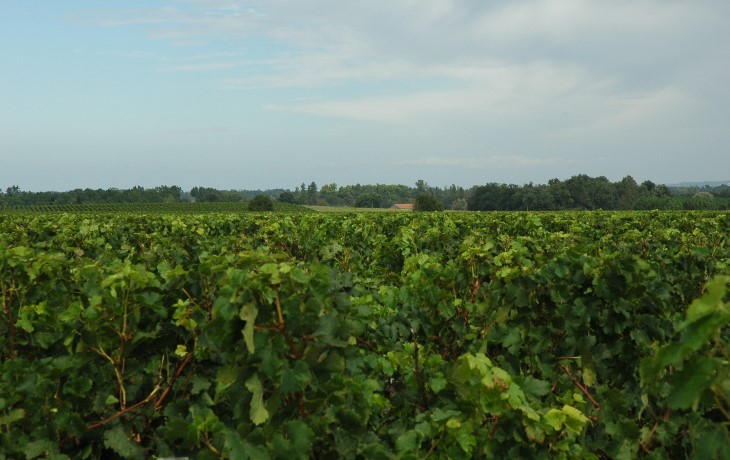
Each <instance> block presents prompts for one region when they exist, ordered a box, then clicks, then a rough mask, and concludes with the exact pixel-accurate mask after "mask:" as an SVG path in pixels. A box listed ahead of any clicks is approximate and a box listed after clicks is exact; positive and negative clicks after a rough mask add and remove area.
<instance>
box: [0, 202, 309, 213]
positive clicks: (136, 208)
mask: <svg viewBox="0 0 730 460" xmlns="http://www.w3.org/2000/svg"><path fill="white" fill-rule="evenodd" d="M0 212H37V213H53V212H91V213H95V212H115V213H116V212H121V213H136V212H155V213H157V212H160V213H193V214H198V213H209V212H212V213H216V212H234V213H235V212H248V202H212V203H180V202H176V203H89V204H48V205H31V206H5V207H3V206H0ZM274 212H312V211H311V210H310V209H307V207H305V206H299V205H296V204H289V203H279V202H275V203H274Z"/></svg>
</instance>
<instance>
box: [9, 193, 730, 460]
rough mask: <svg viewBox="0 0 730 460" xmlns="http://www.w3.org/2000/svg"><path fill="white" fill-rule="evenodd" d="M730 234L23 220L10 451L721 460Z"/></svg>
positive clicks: (523, 224)
mask: <svg viewBox="0 0 730 460" xmlns="http://www.w3.org/2000/svg"><path fill="white" fill-rule="evenodd" d="M211 204H212V203H211ZM728 233H730V217H729V216H728V214H726V213H709V212H697V213H660V212H650V213H593V212H585V213H562V214H559V213H552V214H551V213H505V214H501V213H489V214H480V213H471V214H467V213H438V214H436V213H419V214H415V213H384V214H365V213H362V214H355V213H353V214H339V215H327V214H305V213H300V214H294V213H291V214H275V215H271V214H255V213H248V214H246V213H238V212H235V213H227V214H226V213H207V214H189V213H185V214H175V213H164V214H163V213H158V214H150V213H132V212H128V213H120V214H111V213H110V214H83V213H78V214H68V213H66V214H62V213H59V214H52V215H44V214H39V213H19V212H14V213H1V214H0V299H1V301H2V307H1V308H2V312H0V452H2V454H3V455H5V456H6V457H7V458H24V457H26V458H39V457H51V458H111V457H115V458H144V457H157V456H161V457H164V456H190V457H195V458H216V457H223V458H282V457H284V458H286V457H292V458H424V457H427V456H432V457H433V458H470V457H471V458H637V457H652V458H685V457H688V456H690V455H695V456H697V457H698V458H722V457H723V456H726V455H727V453H726V451H725V450H723V446H727V445H728V443H727V442H726V441H727V430H726V426H727V425H723V423H726V422H727V420H726V418H725V417H724V414H723V411H727V405H726V402H725V401H726V400H725V399H723V398H724V397H727V391H728V390H727V375H728V369H727V361H728V359H727V343H728V342H727V339H728V336H727V334H728V328H727V324H728V317H727V316H728V315H727V305H728V304H727V301H728V299H727V278H726V277H724V278H723V277H721V278H717V280H716V281H712V282H711V283H710V284H709V285H708V284H707V282H708V280H710V279H713V276H715V275H716V274H725V275H727V270H728V262H730V247H728V239H727V235H728ZM705 286H707V287H705ZM701 294H704V296H703V297H701V298H700V300H697V301H696V302H694V303H693V300H694V299H696V298H698V297H700V295H701ZM675 330H676V331H679V334H681V335H680V337H679V338H678V340H676V341H675ZM660 344H668V345H660ZM642 360H643V361H642ZM640 376H641V379H640ZM723 392H724V393H723ZM667 409H669V410H667Z"/></svg>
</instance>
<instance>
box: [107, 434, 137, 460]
mask: <svg viewBox="0 0 730 460" xmlns="http://www.w3.org/2000/svg"><path fill="white" fill-rule="evenodd" d="M104 446H106V447H108V448H109V449H111V450H113V451H114V452H116V453H117V454H119V455H120V456H121V457H122V458H130V459H137V458H142V457H143V456H144V450H143V449H142V447H141V446H140V445H138V444H137V443H135V442H134V441H132V439H131V436H130V435H129V434H127V432H126V431H125V430H124V428H122V427H121V426H115V427H114V428H112V429H111V430H107V431H105V432H104Z"/></svg>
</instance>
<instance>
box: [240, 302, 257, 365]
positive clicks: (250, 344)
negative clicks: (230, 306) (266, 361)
mask: <svg viewBox="0 0 730 460" xmlns="http://www.w3.org/2000/svg"><path fill="white" fill-rule="evenodd" d="M258 314H259V310H258V308H256V305H254V304H253V303H247V304H246V305H244V306H243V308H241V313H240V317H241V319H242V320H243V321H246V325H245V326H243V340H244V341H245V342H246V349H248V352H249V353H252V354H253V353H254V351H255V349H256V348H255V346H254V341H253V332H254V326H255V325H256V316H257V315H258Z"/></svg>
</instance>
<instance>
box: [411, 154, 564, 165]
mask: <svg viewBox="0 0 730 460" xmlns="http://www.w3.org/2000/svg"><path fill="white" fill-rule="evenodd" d="M573 162H574V161H573V160H569V159H565V158H533V157H526V156H521V155H490V156H486V157H467V158H453V157H452V158H448V157H423V158H418V159H416V160H410V161H403V162H401V163H399V164H403V165H415V166H447V167H450V166H454V167H466V168H483V167H487V166H495V165H499V166H525V167H535V166H545V165H559V164H570V163H573Z"/></svg>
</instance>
